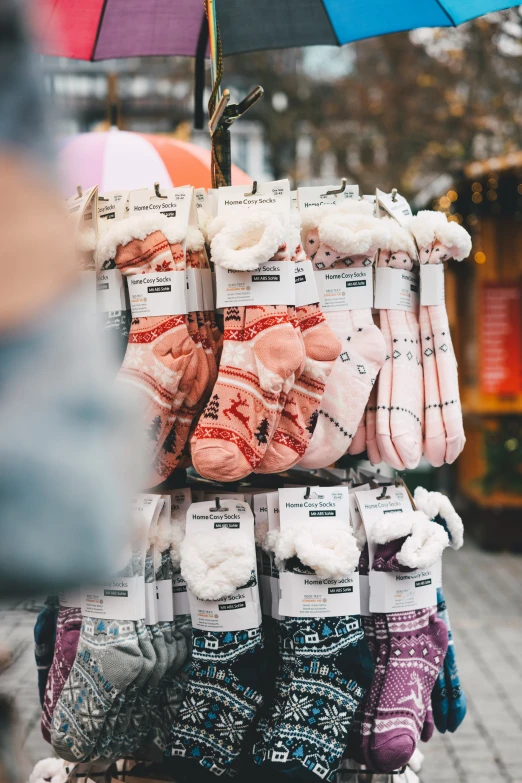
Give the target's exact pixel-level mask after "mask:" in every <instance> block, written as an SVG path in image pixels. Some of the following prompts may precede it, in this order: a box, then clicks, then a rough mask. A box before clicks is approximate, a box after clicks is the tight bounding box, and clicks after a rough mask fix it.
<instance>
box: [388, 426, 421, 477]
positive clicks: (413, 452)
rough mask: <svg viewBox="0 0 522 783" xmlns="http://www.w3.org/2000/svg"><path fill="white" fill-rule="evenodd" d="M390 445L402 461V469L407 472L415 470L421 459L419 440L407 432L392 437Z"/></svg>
mask: <svg viewBox="0 0 522 783" xmlns="http://www.w3.org/2000/svg"><path fill="white" fill-rule="evenodd" d="M392 443H393V445H394V447H395V450H396V451H397V454H398V455H399V458H400V459H401V460H402V461H403V463H404V467H405V468H407V469H408V470H413V469H414V468H416V467H417V465H418V464H419V462H420V459H421V457H422V442H421V439H420V438H416V437H415V436H414V435H413V434H412V433H409V432H408V433H404V434H403V435H397V436H392Z"/></svg>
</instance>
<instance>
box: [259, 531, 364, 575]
mask: <svg viewBox="0 0 522 783" xmlns="http://www.w3.org/2000/svg"><path fill="white" fill-rule="evenodd" d="M270 543H273V545H274V551H275V555H276V558H277V559H278V561H283V560H288V559H289V558H291V557H294V556H297V557H298V558H299V560H300V561H301V563H303V565H307V566H309V567H310V568H313V570H314V572H315V573H316V574H317V576H320V577H324V578H329V579H341V578H342V577H344V576H347V574H350V573H352V572H353V571H354V570H355V568H357V565H358V563H359V554H360V553H359V548H358V547H357V542H356V540H355V538H354V537H353V535H352V533H351V532H350V531H349V530H345V529H344V528H318V527H300V528H290V529H289V530H285V531H283V532H280V533H279V535H278V536H277V538H276V540H275V541H273V542H272V541H271V542H270Z"/></svg>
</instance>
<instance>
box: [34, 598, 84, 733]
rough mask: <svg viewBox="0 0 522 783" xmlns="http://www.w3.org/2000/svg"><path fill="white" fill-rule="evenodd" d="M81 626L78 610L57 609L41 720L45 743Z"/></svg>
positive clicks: (72, 658) (74, 651) (71, 661)
mask: <svg viewBox="0 0 522 783" xmlns="http://www.w3.org/2000/svg"><path fill="white" fill-rule="evenodd" d="M81 625H82V615H81V611H80V609H76V608H68V607H63V606H62V607H60V608H59V610H58V618H57V621H56V644H55V648H54V657H53V662H52V665H51V668H50V670H49V677H48V679H47V686H46V689H45V696H44V703H43V709H42V720H41V729H42V735H43V737H44V739H46V740H47V742H51V722H52V718H53V713H54V710H55V707H56V703H57V702H58V698H59V696H60V694H61V692H62V689H63V686H64V684H65V682H66V680H67V678H68V676H69V672H70V671H71V668H72V665H73V663H74V659H75V657H76V650H77V648H78V640H79V638H80V629H81Z"/></svg>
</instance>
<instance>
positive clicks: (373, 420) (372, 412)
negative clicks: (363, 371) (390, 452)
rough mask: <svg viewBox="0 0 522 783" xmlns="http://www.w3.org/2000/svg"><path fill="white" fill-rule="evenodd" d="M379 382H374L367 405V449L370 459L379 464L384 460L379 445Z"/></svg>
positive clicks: (374, 463)
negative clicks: (377, 432) (377, 435)
mask: <svg viewBox="0 0 522 783" xmlns="http://www.w3.org/2000/svg"><path fill="white" fill-rule="evenodd" d="M378 382H379V381H378V379H377V382H376V383H374V385H373V388H372V390H371V393H370V399H369V400H368V405H367V406H366V451H367V453H368V459H369V460H370V462H371V463H372V465H378V464H379V463H380V462H382V457H381V455H380V452H379V448H378V446H377V439H376V430H375V428H376V425H377V384H378Z"/></svg>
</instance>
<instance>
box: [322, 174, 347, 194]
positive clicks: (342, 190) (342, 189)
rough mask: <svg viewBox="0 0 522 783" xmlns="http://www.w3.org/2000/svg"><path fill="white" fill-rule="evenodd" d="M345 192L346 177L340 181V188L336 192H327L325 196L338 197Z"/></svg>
mask: <svg viewBox="0 0 522 783" xmlns="http://www.w3.org/2000/svg"><path fill="white" fill-rule="evenodd" d="M345 190H346V177H343V178H342V179H341V187H340V188H339V189H338V190H327V191H326V195H327V196H338V195H339V194H340V193H344V191H345Z"/></svg>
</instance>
